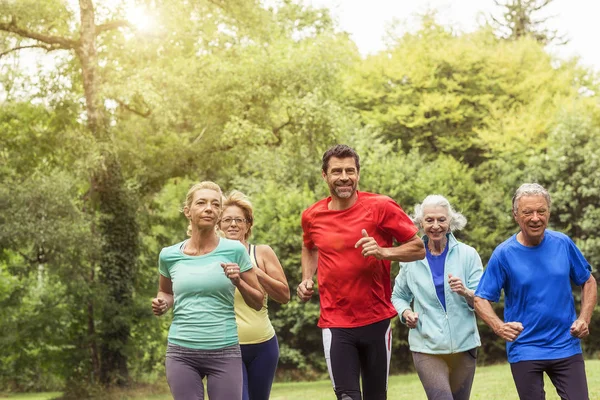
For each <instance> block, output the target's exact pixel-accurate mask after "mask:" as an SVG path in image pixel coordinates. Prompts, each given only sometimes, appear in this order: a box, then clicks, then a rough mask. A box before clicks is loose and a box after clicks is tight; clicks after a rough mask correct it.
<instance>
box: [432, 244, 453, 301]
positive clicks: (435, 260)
mask: <svg viewBox="0 0 600 400" xmlns="http://www.w3.org/2000/svg"><path fill="white" fill-rule="evenodd" d="M447 254H448V242H446V247H445V248H444V251H443V252H442V254H440V255H437V256H434V255H433V254H431V253H430V252H429V249H427V262H428V263H429V269H430V270H431V275H432V276H433V284H434V285H435V292H436V293H437V297H438V299H440V303H442V307H444V311H445V310H446V295H445V294H444V280H445V277H444V266H445V265H446V255H447Z"/></svg>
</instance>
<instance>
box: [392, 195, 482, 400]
mask: <svg viewBox="0 0 600 400" xmlns="http://www.w3.org/2000/svg"><path fill="white" fill-rule="evenodd" d="M413 220H414V221H415V224H416V225H418V226H420V227H421V229H422V230H423V231H424V233H425V236H424V237H423V241H424V242H425V248H426V251H427V256H426V258H425V259H423V260H419V261H413V262H410V263H402V264H401V268H400V273H399V274H398V276H397V277H396V283H395V285H394V291H393V293H392V303H393V304H394V307H395V308H396V310H397V311H398V315H400V321H402V323H404V324H406V325H407V326H408V327H409V328H411V329H410V332H409V334H408V343H409V345H410V350H411V352H412V355H413V361H414V363H415V368H416V370H417V373H418V374H419V379H421V383H422V384H423V387H424V389H425V393H426V394H427V398H428V399H429V400H432V399H435V400H467V399H469V396H470V394H471V386H472V384H473V376H474V375H475V366H476V361H477V360H476V357H477V347H478V346H480V345H481V342H480V340H479V332H478V331H477V321H476V319H475V311H474V309H473V294H474V292H475V289H476V288H477V284H478V283H479V278H480V277H481V274H482V272H483V267H482V265H481V259H480V258H479V255H478V254H477V251H475V249H474V248H472V247H470V246H467V245H466V244H464V243H461V242H459V241H457V240H456V238H455V237H454V235H453V234H452V231H456V230H459V229H461V228H463V227H464V226H465V225H466V223H467V220H466V218H465V217H464V216H463V215H462V214H460V213H457V212H455V211H454V210H453V208H452V206H451V205H450V203H449V202H448V200H447V199H446V198H445V197H443V196H440V195H430V196H427V197H426V198H425V200H423V203H422V204H419V205H417V206H416V207H415V215H414V218H413ZM411 302H412V303H413V307H412V308H411Z"/></svg>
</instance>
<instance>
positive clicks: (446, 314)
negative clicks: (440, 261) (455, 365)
mask: <svg viewBox="0 0 600 400" xmlns="http://www.w3.org/2000/svg"><path fill="white" fill-rule="evenodd" d="M453 248H454V246H452V248H449V249H448V254H446V259H445V260H444V280H443V282H444V298H445V297H446V283H447V282H446V261H448V256H449V255H450V252H451V251H452V249H453ZM425 260H427V257H425ZM427 267H428V268H427V269H428V270H429V276H430V277H431V279H430V280H429V281H430V282H431V287H432V288H433V294H434V295H435V298H436V299H437V301H438V305H439V306H440V308H441V310H442V312H443V313H444V316H445V318H446V327H447V328H448V336H449V337H450V353H454V346H453V345H452V330H451V329H450V321H449V319H448V312H447V311H446V310H447V307H448V303H447V302H446V309H444V306H443V305H442V302H441V301H440V298H439V297H438V295H437V290H436V289H435V283H434V282H433V273H432V272H431V266H430V265H429V261H427Z"/></svg>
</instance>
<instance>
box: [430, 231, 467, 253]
mask: <svg viewBox="0 0 600 400" xmlns="http://www.w3.org/2000/svg"><path fill="white" fill-rule="evenodd" d="M446 238H447V239H448V252H450V250H451V249H452V248H453V247H456V246H458V240H456V238H455V237H454V235H453V234H452V232H448V233H446ZM421 239H422V240H423V243H425V247H427V243H428V242H429V237H428V236H427V235H423V236H421Z"/></svg>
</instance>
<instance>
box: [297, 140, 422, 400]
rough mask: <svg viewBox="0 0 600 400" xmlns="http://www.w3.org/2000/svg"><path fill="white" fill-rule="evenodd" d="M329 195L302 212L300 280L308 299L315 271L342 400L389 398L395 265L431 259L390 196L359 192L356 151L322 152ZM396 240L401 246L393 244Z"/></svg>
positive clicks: (303, 295) (332, 368)
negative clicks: (395, 262)
mask: <svg viewBox="0 0 600 400" xmlns="http://www.w3.org/2000/svg"><path fill="white" fill-rule="evenodd" d="M322 169H323V171H322V174H323V179H324V180H325V182H327V185H328V186H329V192H330V193H331V196H330V197H328V198H326V199H323V200H321V201H318V202H316V203H315V204H313V205H312V206H311V207H309V208H308V209H307V210H305V211H304V212H303V213H302V229H303V231H304V236H303V245H302V282H301V283H300V284H299V285H298V291H297V294H298V297H299V298H300V299H301V300H302V301H308V300H310V298H311V297H312V295H313V293H314V289H313V277H314V275H315V272H317V279H318V283H319V295H320V300H321V317H320V318H319V323H318V325H319V327H320V328H322V329H323V347H324V350H325V360H326V361H327V367H328V369H329V375H330V377H331V381H332V383H333V387H334V390H335V394H336V396H337V398H338V399H340V400H341V399H344V400H346V399H351V400H361V399H362V397H361V391H360V385H359V378H360V376H361V375H362V383H363V395H364V400H383V399H386V396H387V378H388V373H389V365H390V355H391V343H392V338H391V329H390V319H391V318H393V317H394V316H395V315H396V311H395V310H394V306H393V305H392V303H391V300H390V298H391V292H392V285H391V278H390V264H391V262H390V261H402V262H410V261H415V260H421V259H423V258H425V247H424V246H423V242H422V241H421V239H420V238H419V237H418V236H417V235H416V233H417V227H416V226H415V225H414V224H413V223H412V221H411V220H410V218H409V217H408V216H407V215H406V214H405V213H404V211H402V208H400V206H399V205H398V204H397V203H396V202H394V201H393V200H392V199H391V198H389V197H387V196H382V195H378V194H373V193H367V192H359V191H357V187H358V182H359V179H360V176H359V172H360V162H359V157H358V154H356V152H355V151H354V150H353V149H352V148H350V147H348V146H346V145H337V146H334V147H332V148H330V149H329V150H327V152H325V154H324V155H323V167H322ZM394 239H395V240H396V241H397V242H398V243H400V246H397V247H394V246H393V242H394Z"/></svg>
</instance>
